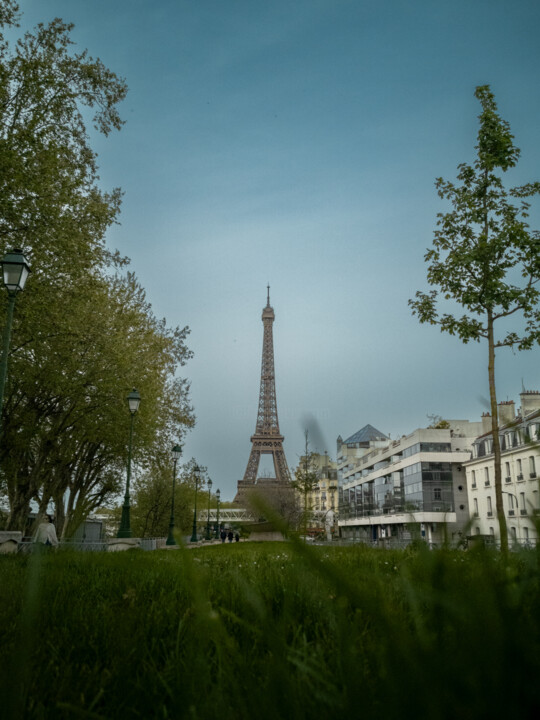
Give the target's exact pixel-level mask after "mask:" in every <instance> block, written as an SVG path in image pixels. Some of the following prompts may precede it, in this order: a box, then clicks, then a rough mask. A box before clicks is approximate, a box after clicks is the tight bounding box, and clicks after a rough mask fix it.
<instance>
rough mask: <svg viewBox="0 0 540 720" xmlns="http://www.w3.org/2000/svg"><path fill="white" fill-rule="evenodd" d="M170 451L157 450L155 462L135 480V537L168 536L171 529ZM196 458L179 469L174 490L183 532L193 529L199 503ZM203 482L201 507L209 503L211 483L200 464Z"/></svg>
mask: <svg viewBox="0 0 540 720" xmlns="http://www.w3.org/2000/svg"><path fill="white" fill-rule="evenodd" d="M170 455H171V454H170V451H169V450H167V451H166V452H161V453H156V454H155V455H154V458H153V461H152V465H151V466H150V467H149V468H148V470H147V471H146V472H145V473H144V474H143V475H142V476H141V477H140V478H139V479H138V480H137V481H136V482H135V484H134V488H133V505H132V508H131V529H132V535H133V537H165V536H166V535H167V534H168V532H169V521H170V516H171V501H172V471H173V468H172V460H171V456H170ZM196 464H197V463H196V461H195V459H194V458H192V459H191V460H189V461H188V462H187V463H186V464H185V465H184V466H181V467H178V468H177V477H176V483H175V493H174V521H175V522H174V525H175V529H176V530H177V531H178V532H179V533H180V534H181V535H186V534H187V533H188V532H191V530H192V525H193V510H194V505H195V481H194V474H193V468H194V466H195V465H196ZM198 467H199V470H200V473H201V484H200V485H199V486H198V502H199V508H206V507H207V504H208V490H207V489H206V488H205V485H206V484H207V482H208V477H207V472H206V468H205V467H201V466H200V465H198ZM216 503H217V500H216V496H215V495H212V496H211V497H210V507H212V508H215V507H216Z"/></svg>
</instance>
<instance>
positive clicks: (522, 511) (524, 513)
mask: <svg viewBox="0 0 540 720" xmlns="http://www.w3.org/2000/svg"><path fill="white" fill-rule="evenodd" d="M519 512H520V515H526V514H527V510H525V509H524V508H521V510H520V511H519Z"/></svg>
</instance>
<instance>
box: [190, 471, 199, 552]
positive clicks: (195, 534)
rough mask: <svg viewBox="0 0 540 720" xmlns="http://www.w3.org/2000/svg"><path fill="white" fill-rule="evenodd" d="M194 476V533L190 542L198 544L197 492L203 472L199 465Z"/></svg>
mask: <svg viewBox="0 0 540 720" xmlns="http://www.w3.org/2000/svg"><path fill="white" fill-rule="evenodd" d="M193 474H194V475H195V507H194V509H193V531H192V533H191V540H190V542H197V490H198V489H199V483H200V481H201V470H200V468H199V466H198V465H195V467H194V468H193Z"/></svg>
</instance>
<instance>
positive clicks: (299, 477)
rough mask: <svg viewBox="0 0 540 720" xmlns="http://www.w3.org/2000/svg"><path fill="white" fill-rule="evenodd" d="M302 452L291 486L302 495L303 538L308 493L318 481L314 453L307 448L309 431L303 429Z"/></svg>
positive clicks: (308, 511)
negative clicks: (303, 442) (303, 444)
mask: <svg viewBox="0 0 540 720" xmlns="http://www.w3.org/2000/svg"><path fill="white" fill-rule="evenodd" d="M304 437H305V447H304V454H303V455H302V457H301V458H300V462H299V463H298V467H297V468H296V470H295V472H294V480H293V481H292V483H291V484H292V486H293V488H294V489H295V490H297V491H298V492H299V493H300V495H301V496H302V526H303V533H304V538H305V537H306V535H307V523H308V519H309V517H310V509H311V508H310V507H309V495H310V493H311V492H313V490H314V489H315V487H316V486H317V484H318V482H319V471H318V470H317V467H316V464H315V456H314V453H313V452H311V451H310V449H309V431H308V430H305V432H304Z"/></svg>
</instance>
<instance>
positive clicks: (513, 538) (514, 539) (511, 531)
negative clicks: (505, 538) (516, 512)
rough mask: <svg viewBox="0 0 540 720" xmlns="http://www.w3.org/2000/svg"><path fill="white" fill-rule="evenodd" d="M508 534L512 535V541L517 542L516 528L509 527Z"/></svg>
mask: <svg viewBox="0 0 540 720" xmlns="http://www.w3.org/2000/svg"><path fill="white" fill-rule="evenodd" d="M510 533H511V534H512V540H513V541H514V542H515V541H516V540H517V533H516V528H515V527H511V528H510Z"/></svg>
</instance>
